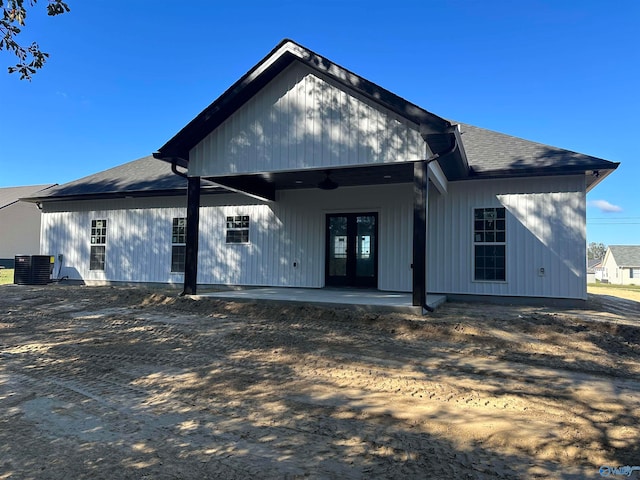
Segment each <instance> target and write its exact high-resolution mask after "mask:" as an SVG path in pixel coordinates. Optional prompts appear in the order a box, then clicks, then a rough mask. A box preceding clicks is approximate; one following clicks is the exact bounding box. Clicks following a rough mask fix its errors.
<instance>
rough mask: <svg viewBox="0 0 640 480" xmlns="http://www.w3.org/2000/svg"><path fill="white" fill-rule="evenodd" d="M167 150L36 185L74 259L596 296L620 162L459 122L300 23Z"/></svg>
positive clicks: (209, 273) (130, 275)
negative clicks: (354, 67) (602, 191)
mask: <svg viewBox="0 0 640 480" xmlns="http://www.w3.org/2000/svg"><path fill="white" fill-rule="evenodd" d="M154 156H155V157H156V159H155V160H154V159H152V158H149V157H147V158H143V159H140V160H137V161H134V162H131V163H128V164H126V165H123V166H121V167H116V168H115V169H111V170H108V171H106V172H101V173H99V174H97V175H94V176H91V177H88V178H85V179H81V180H78V181H75V182H72V183H70V184H67V185H62V186H60V187H57V188H55V189H52V190H51V191H50V192H47V194H46V195H42V196H39V197H34V198H33V199H32V201H39V202H40V203H41V204H42V206H43V227H42V228H43V230H42V238H43V245H42V252H43V253H46V254H52V255H59V254H63V255H64V258H65V262H64V266H63V272H62V274H63V275H68V276H69V277H70V278H74V279H82V280H84V281H85V282H101V281H122V282H165V283H166V282H173V283H184V292H185V293H195V291H196V288H197V285H202V284H216V285H243V286H282V287H309V288H322V287H327V286H332V287H336V288H348V287H369V288H377V289H379V290H385V291H397V292H412V294H413V295H412V298H413V304H414V305H424V304H425V297H426V292H427V291H429V292H433V293H442V294H447V295H448V296H450V297H455V298H460V297H463V298H477V297H478V296H483V298H484V296H510V297H554V298H569V299H586V264H585V260H584V259H585V257H586V222H585V210H586V208H585V196H586V193H587V192H588V191H589V190H591V189H592V188H594V187H595V186H596V185H597V184H598V183H599V182H600V181H602V180H603V179H604V178H605V177H606V176H607V175H608V174H609V173H611V172H612V171H613V170H615V168H617V166H618V164H617V163H613V162H610V161H607V160H602V159H599V158H595V157H591V156H588V155H583V154H579V153H575V152H571V151H567V150H563V149H560V148H555V147H550V146H547V145H542V144H539V143H534V142H529V141H527V140H523V139H520V138H515V137H511V136H508V135H504V134H501V133H497V132H493V131H489V130H485V129H482V128H478V127H474V126H471V125H467V124H461V123H458V124H455V123H452V122H450V121H448V120H445V119H443V118H441V117H439V116H437V115H434V114H432V113H430V112H428V111H426V110H424V109H422V108H420V107H418V106H417V105H414V104H412V103H410V102H408V101H406V100H404V99H402V98H400V97H398V96H397V95H395V94H393V93H391V92H389V91H387V90H385V89H383V88H381V87H379V86H377V85H375V84H373V83H371V82H369V81H367V80H366V79H364V78H362V77H360V76H358V75H356V74H355V73H352V72H350V71H348V70H345V69H344V68H342V67H340V66H338V65H336V64H334V63H332V62H331V61H330V60H328V59H326V58H323V57H321V56H319V55H317V54H315V53H313V52H311V51H309V50H308V49H306V48H304V47H302V46H300V45H298V44H296V43H294V42H291V41H288V40H285V41H283V42H282V43H280V44H279V45H278V46H277V47H276V48H275V49H274V50H273V51H272V52H271V53H269V55H267V56H266V57H265V58H264V59H263V60H261V61H260V62H259V63H258V64H257V65H256V66H255V67H254V68H252V69H251V70H250V71H249V72H248V73H247V74H246V75H244V76H243V77H242V78H240V79H239V80H238V81H237V82H236V83H235V84H234V85H232V86H231V87H230V88H229V89H228V90H227V91H226V92H225V93H224V94H223V95H222V96H221V97H219V98H218V99H217V100H216V101H214V102H213V103H212V104H211V105H209V106H208V107H207V108H206V109H205V110H204V111H203V112H202V113H201V114H199V115H198V116H197V117H196V118H195V119H193V120H192V121H191V122H190V123H189V124H188V125H186V126H185V127H184V128H183V129H182V130H181V131H180V132H179V133H178V134H177V135H176V136H175V137H173V138H172V139H171V140H169V141H168V142H167V143H166V144H165V145H164V146H163V147H162V148H160V150H159V151H158V152H156V153H155V154H154ZM171 171H173V172H174V173H171ZM181 175H183V176H181ZM185 192H187V193H186V196H185Z"/></svg>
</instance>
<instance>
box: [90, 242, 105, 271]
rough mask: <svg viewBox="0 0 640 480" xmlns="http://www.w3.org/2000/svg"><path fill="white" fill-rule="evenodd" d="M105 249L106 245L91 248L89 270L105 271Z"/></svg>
mask: <svg viewBox="0 0 640 480" xmlns="http://www.w3.org/2000/svg"><path fill="white" fill-rule="evenodd" d="M104 258H105V247H104V245H94V246H92V247H91V255H90V257H89V270H104Z"/></svg>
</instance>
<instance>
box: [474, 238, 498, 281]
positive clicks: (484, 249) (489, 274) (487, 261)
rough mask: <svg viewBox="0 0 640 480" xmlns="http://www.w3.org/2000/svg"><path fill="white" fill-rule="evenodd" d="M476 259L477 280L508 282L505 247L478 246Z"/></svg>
mask: <svg viewBox="0 0 640 480" xmlns="http://www.w3.org/2000/svg"><path fill="white" fill-rule="evenodd" d="M474 257H475V258H474V260H475V269H474V275H475V277H474V278H475V280H489V281H491V280H498V281H504V280H506V270H505V263H506V258H505V246H504V245H476V246H475V248H474Z"/></svg>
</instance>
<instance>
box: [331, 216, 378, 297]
mask: <svg viewBox="0 0 640 480" xmlns="http://www.w3.org/2000/svg"><path fill="white" fill-rule="evenodd" d="M326 229H327V234H326V256H325V258H326V266H325V284H326V285H327V286H349V287H373V288H376V287H377V286H378V214H377V213H331V214H328V215H327V227H326Z"/></svg>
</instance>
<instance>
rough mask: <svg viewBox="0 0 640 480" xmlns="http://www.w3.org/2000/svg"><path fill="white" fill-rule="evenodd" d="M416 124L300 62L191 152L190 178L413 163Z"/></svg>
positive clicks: (418, 146)
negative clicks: (340, 86) (347, 89)
mask: <svg viewBox="0 0 640 480" xmlns="http://www.w3.org/2000/svg"><path fill="white" fill-rule="evenodd" d="M427 151H428V150H427V145H426V143H425V141H424V140H423V139H422V137H421V136H420V133H419V129H418V126H417V125H415V124H413V123H411V122H409V121H407V120H406V119H404V118H401V117H400V116H398V115H396V114H394V113H393V112H391V111H389V110H386V109H384V108H382V107H380V106H379V105H376V104H374V103H373V102H371V101H369V100H367V99H365V98H364V97H361V96H359V95H356V94H354V93H349V92H346V91H345V90H343V89H342V88H339V87H338V86H337V85H335V84H334V83H333V82H332V81H331V80H330V79H328V78H327V77H324V76H323V75H322V74H320V73H318V72H316V71H314V70H311V69H310V68H309V67H307V66H304V65H302V64H300V63H297V62H294V63H293V64H292V65H291V66H289V67H288V68H287V69H285V70H284V71H283V72H282V73H280V74H279V75H278V76H277V77H276V78H275V79H274V80H272V81H271V82H270V83H269V84H267V85H266V86H265V87H264V88H263V89H262V90H260V92H258V93H257V94H256V95H255V96H254V97H252V98H251V99H250V100H249V101H247V103H245V104H244V105H243V106H242V107H240V108H239V109H238V111H237V112H235V113H234V114H233V115H232V116H231V117H229V118H228V119H227V120H226V121H225V122H224V123H222V124H221V125H220V126H219V127H217V128H216V129H215V130H214V131H213V132H211V133H210V134H209V135H208V136H207V137H205V138H204V139H203V140H202V141H201V142H200V143H199V144H198V145H196V146H195V147H194V148H193V149H192V150H191V151H190V153H189V175H191V176H203V177H206V176H222V175H233V174H243V173H259V172H277V171H290V170H298V169H312V168H327V167H335V166H348V165H351V166H355V165H364V164H379V163H391V162H404V161H412V160H413V161H415V160H420V159H424V158H426V157H427Z"/></svg>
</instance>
